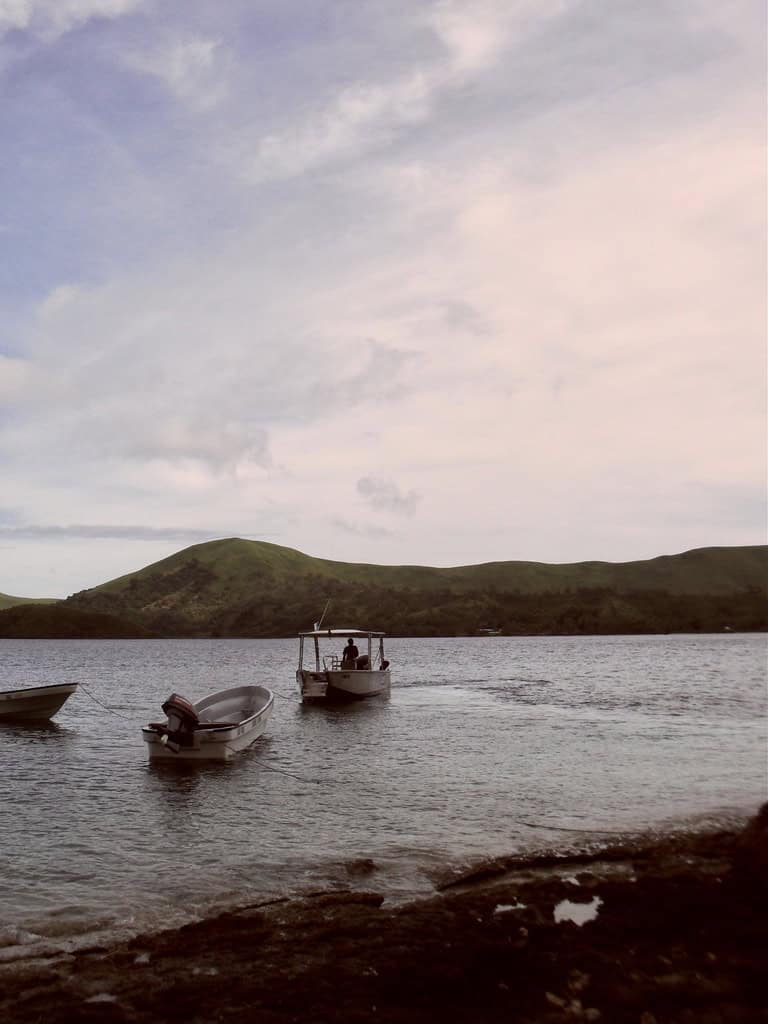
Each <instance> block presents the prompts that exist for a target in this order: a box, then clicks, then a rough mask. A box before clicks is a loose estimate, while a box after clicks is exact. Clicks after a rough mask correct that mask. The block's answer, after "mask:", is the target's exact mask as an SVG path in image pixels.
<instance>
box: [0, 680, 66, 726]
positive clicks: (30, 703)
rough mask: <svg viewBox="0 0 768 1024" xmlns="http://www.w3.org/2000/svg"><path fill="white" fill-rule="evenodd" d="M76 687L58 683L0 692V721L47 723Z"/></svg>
mask: <svg viewBox="0 0 768 1024" xmlns="http://www.w3.org/2000/svg"><path fill="white" fill-rule="evenodd" d="M77 686H78V684H77V683H59V684H56V685H54V686H30V687H27V688H25V689H23V690H5V691H4V692H0V721H9V722H10V721H14V722H19V721H24V722H27V721H28V722H44V721H47V720H48V719H49V718H53V716H54V715H55V714H56V712H57V711H58V710H59V708H60V707H61V706H62V704H63V703H64V702H65V701H66V700H67V699H68V698H69V697H70V696H71V695H72V694H73V693H74V692H75V690H76V689H77Z"/></svg>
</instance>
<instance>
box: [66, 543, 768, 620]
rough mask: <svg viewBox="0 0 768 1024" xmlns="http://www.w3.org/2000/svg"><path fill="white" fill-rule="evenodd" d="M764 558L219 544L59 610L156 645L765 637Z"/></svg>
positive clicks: (730, 552)
mask: <svg viewBox="0 0 768 1024" xmlns="http://www.w3.org/2000/svg"><path fill="white" fill-rule="evenodd" d="M766 581H768V546H755V547H730V548H728V547H713V548H700V549H696V550H694V551H687V552H685V553H683V554H679V555H664V556H661V557H659V558H653V559H649V560H646V561H637V562H621V563H614V562H578V563H572V564H564V565H551V564H547V563H542V562H488V563H485V564H482V565H469V566H459V567H456V568H445V569H443V568H432V567H428V566H416V565H404V566H384V565H371V564H367V563H350V562H336V561H331V560H328V559H322V558H314V557H312V556H310V555H305V554H303V553H302V552H300V551H296V550H294V549H292V548H286V547H281V546H279V545H276V544H268V543H265V542H263V541H249V540H241V539H237V538H232V539H228V540H217V541H210V542H208V543H205V544H196V545H194V546H192V547H189V548H186V549H185V550H183V551H180V552H177V553H176V554H174V555H171V556H170V557H169V558H165V559H163V560H162V561H160V562H156V563H154V564H153V565H149V566H147V567H146V568H144V569H141V570H139V571H138V572H134V573H130V574H129V575H127V576H121V577H120V578H119V579H115V580H111V581H109V582H107V583H104V584H102V585H101V586H98V587H94V588H93V589H91V590H85V591H81V592H80V593H79V594H75V595H73V596H72V597H70V598H68V599H67V601H66V605H67V606H68V607H73V608H77V609H80V610H88V611H95V612H100V613H103V614H111V615H116V616H117V617H118V618H121V619H130V620H133V621H135V622H137V623H140V624H142V625H143V626H145V627H146V628H147V629H150V630H151V631H153V632H155V633H158V634H161V635H168V636H284V635H294V634H295V633H296V632H297V631H298V630H299V629H306V628H309V627H311V625H312V622H313V621H315V620H316V619H317V618H318V617H319V615H320V614H321V612H322V609H323V607H324V605H325V603H326V601H327V600H328V599H330V600H331V602H332V604H331V609H330V612H329V616H328V619H327V620H326V624H328V623H331V624H333V623H338V624H340V625H344V624H362V625H365V624H369V625H372V626H375V627H376V628H381V629H384V630H385V631H386V632H388V633H394V634H400V635H457V634H458V635H463V634H466V633H473V632H475V631H476V630H478V629H481V628H483V627H494V628H497V629H501V630H502V632H503V633H509V634H521V633H624V632H680V631H684V632H689V631H712V630H721V629H728V628H730V629H734V630H741V629H766V628H768V618H767V617H766Z"/></svg>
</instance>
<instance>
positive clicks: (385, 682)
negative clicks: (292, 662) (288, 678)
mask: <svg viewBox="0 0 768 1024" xmlns="http://www.w3.org/2000/svg"><path fill="white" fill-rule="evenodd" d="M296 681H297V682H298V684H299V689H300V691H301V696H302V700H305V701H312V700H326V701H348V700H364V699H365V698H366V697H377V696H379V695H380V694H382V693H389V689H390V684H391V679H390V673H389V669H379V670H378V671H376V670H372V671H367V670H365V669H353V670H351V671H325V672H310V671H309V670H308V669H299V671H298V672H297V673H296Z"/></svg>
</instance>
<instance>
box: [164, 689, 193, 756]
mask: <svg viewBox="0 0 768 1024" xmlns="http://www.w3.org/2000/svg"><path fill="white" fill-rule="evenodd" d="M162 708H163V711H164V712H165V714H166V715H167V717H168V726H167V729H166V735H165V742H166V744H167V746H169V747H170V748H171V750H174V749H176V750H178V749H179V747H190V746H192V741H193V735H194V731H195V729H196V727H197V725H198V724H199V719H198V717H197V712H196V711H195V707H194V705H193V704H192V702H191V701H189V700H187V698H186V697H181V696H180V695H179V694H178V693H172V694H171V696H170V697H169V698H168V700H166V701H165V702H164V703H163V705H162Z"/></svg>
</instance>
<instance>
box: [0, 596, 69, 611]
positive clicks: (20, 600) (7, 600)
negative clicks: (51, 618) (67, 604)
mask: <svg viewBox="0 0 768 1024" xmlns="http://www.w3.org/2000/svg"><path fill="white" fill-rule="evenodd" d="M58 600H59V599H58V598H57V597H11V595H10V594H0V610H2V609H3V608H15V607H16V606H17V605H20V604H56V602H57V601H58Z"/></svg>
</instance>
